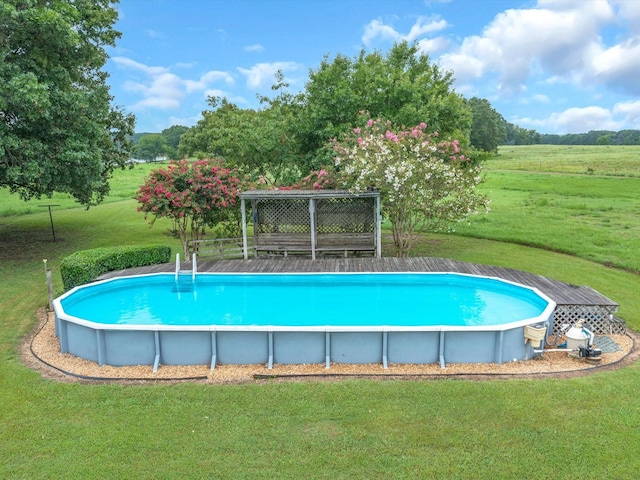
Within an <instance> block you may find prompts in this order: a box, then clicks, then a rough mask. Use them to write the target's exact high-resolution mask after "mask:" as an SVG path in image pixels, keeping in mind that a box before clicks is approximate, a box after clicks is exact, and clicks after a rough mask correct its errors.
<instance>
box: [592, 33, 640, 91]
mask: <svg viewBox="0 0 640 480" xmlns="http://www.w3.org/2000/svg"><path fill="white" fill-rule="evenodd" d="M592 69H593V73H594V77H595V79H596V80H597V81H598V82H600V83H603V84H605V85H608V86H610V87H612V88H615V89H618V90H621V91H623V92H626V93H629V94H631V95H640V81H638V79H640V37H637V38H633V39H629V40H626V41H624V42H622V43H619V44H618V45H615V46H613V47H611V48H609V49H607V50H602V51H601V52H600V54H599V55H594V57H593V64H592Z"/></svg>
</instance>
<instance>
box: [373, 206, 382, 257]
mask: <svg viewBox="0 0 640 480" xmlns="http://www.w3.org/2000/svg"><path fill="white" fill-rule="evenodd" d="M375 202H376V208H375V212H374V215H375V217H376V219H375V229H376V257H378V258H381V257H382V216H381V215H380V195H378V196H377V197H375Z"/></svg>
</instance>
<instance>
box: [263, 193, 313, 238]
mask: <svg viewBox="0 0 640 480" xmlns="http://www.w3.org/2000/svg"><path fill="white" fill-rule="evenodd" d="M257 210H258V232H259V233H310V232H311V224H310V218H309V201H308V200H305V199H302V198H288V199H282V200H261V201H259V202H258V205H257Z"/></svg>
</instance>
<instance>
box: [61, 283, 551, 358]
mask: <svg viewBox="0 0 640 480" xmlns="http://www.w3.org/2000/svg"><path fill="white" fill-rule="evenodd" d="M54 309H55V314H56V333H57V334H58V336H59V338H60V345H61V349H62V351H63V352H69V353H72V354H74V355H77V356H79V357H82V358H85V359H88V360H92V361H95V362H97V363H99V364H100V365H103V364H109V365H115V366H122V365H141V364H148V365H153V366H154V369H157V368H158V366H159V365H160V364H166V365H190V364H202V363H207V364H211V368H214V367H215V366H216V364H261V363H263V364H267V365H268V366H269V367H271V366H272V365H273V363H287V364H306V363H325V364H326V365H327V367H329V366H330V364H331V362H335V363H382V364H383V365H384V366H385V367H386V366H387V364H388V363H389V362H393V363H413V364H420V363H434V362H440V364H441V366H443V367H444V366H445V363H446V362H452V363H479V362H496V363H502V362H503V361H512V360H523V359H529V358H531V357H532V355H533V347H532V345H531V342H527V341H526V338H525V333H524V331H525V326H534V325H535V326H537V327H539V328H545V329H547V328H549V327H550V325H549V324H550V322H551V321H552V315H553V311H554V309H555V303H554V302H553V301H551V300H550V299H549V298H547V297H546V296H544V295H543V294H541V293H540V292H539V291H537V290H535V289H532V288H529V287H525V286H523V285H518V284H514V283H511V282H507V281H504V280H500V279H496V278H488V277H479V276H472V275H464V274H457V273H321V274H320V273H304V274H301V273H287V274H262V273H259V274H256V273H252V274H237V273H224V274H221V273H215V274H213V273H200V274H197V275H191V274H190V275H174V274H151V275H140V276H133V277H120V278H115V279H111V280H105V281H102V282H96V283H93V284H89V285H84V286H80V287H76V288H74V289H73V290H71V291H69V292H67V293H66V294H64V295H63V296H61V297H59V298H57V299H56V300H55V301H54Z"/></svg>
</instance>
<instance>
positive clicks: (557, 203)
mask: <svg viewBox="0 0 640 480" xmlns="http://www.w3.org/2000/svg"><path fill="white" fill-rule="evenodd" d="M520 152H521V153H522V156H523V157H525V156H527V155H529V153H528V151H527V150H525V149H521V150H520ZM505 170H507V169H506V168H500V169H497V168H494V166H493V164H491V162H490V164H489V165H488V171H489V173H488V181H487V183H486V184H485V186H484V187H483V188H486V189H487V191H488V192H489V191H490V192H491V197H492V199H493V205H492V212H491V213H490V214H488V215H486V216H483V217H481V218H475V219H473V220H472V221H471V224H470V225H466V226H464V231H463V226H462V225H461V226H460V227H459V231H460V233H463V234H464V235H465V236H460V235H430V236H428V237H425V239H424V240H423V242H422V243H421V244H420V246H419V248H418V249H417V250H416V252H414V253H415V254H416V255H433V256H447V257H451V258H456V259H460V260H465V261H475V262H482V263H488V264H495V265H501V266H507V267H513V268H520V269H523V270H527V271H531V272H534V273H538V274H542V275H548V276H550V277H553V278H557V279H559V280H563V281H567V282H571V283H576V284H580V285H590V286H592V287H593V288H595V289H597V290H599V291H601V292H602V293H604V294H606V295H607V296H610V297H611V298H613V299H614V300H616V301H618V302H619V303H620V304H621V309H620V314H621V316H622V317H623V318H625V319H626V320H627V322H628V323H629V325H630V326H632V327H633V328H634V329H638V328H640V300H638V292H640V275H638V274H637V273H634V271H636V272H637V268H636V267H633V265H637V264H636V263H634V262H637V258H635V260H634V257H637V252H638V251H639V250H638V249H637V247H636V246H637V243H633V242H636V241H637V228H638V222H637V217H636V218H635V219H634V217H633V212H635V213H636V215H637V213H638V210H637V203H634V202H635V201H636V200H635V199H634V193H635V192H637V191H638V190H637V189H636V185H637V184H634V183H627V182H633V181H634V180H636V179H634V178H633V177H632V176H631V175H628V176H624V177H623V176H615V175H611V177H612V178H606V179H605V178H602V177H600V176H598V175H577V176H576V175H574V176H568V175H563V174H552V175H551V174H548V173H545V174H544V175H541V174H540V172H531V171H530V172H516V171H509V172H506V171H505ZM145 171H148V170H144V169H142V168H137V169H136V170H133V171H127V172H119V174H118V176H117V177H116V181H115V183H114V186H113V191H114V192H120V193H119V194H118V195H119V197H118V198H116V197H113V198H110V200H109V202H108V203H105V204H103V205H100V206H98V207H92V208H91V209H89V210H88V211H87V210H85V209H83V208H71V207H73V202H69V204H67V205H65V206H63V207H59V208H57V209H56V210H54V221H55V225H56V234H57V237H58V239H59V241H58V242H56V243H53V242H52V241H51V232H50V226H49V217H48V214H47V212H46V210H44V209H38V208H37V207H35V208H34V209H33V211H31V213H28V212H25V211H20V212H17V211H16V212H14V214H12V215H7V214H6V213H5V214H0V291H1V292H2V295H1V296H0V311H2V315H0V386H1V388H0V458H1V459H2V461H0V478H7V479H35V478H69V479H88V478H123V479H130V478H153V479H162V478H230V479H235V478H237V479H254V478H257V479H260V478H265V479H266V478H269V479H271V478H283V479H288V478H291V479H299V478H327V479H340V478H345V479H346V478H349V479H351V478H372V479H377V478H380V479H382V478H385V479H387V478H397V479H406V478H420V479H424V478H446V479H469V478H473V479H519V478H529V477H532V478H543V479H545V478H553V479H565V478H566V479H568V478H576V477H577V476H584V477H588V478H606V479H609V478H611V479H615V478H617V479H636V478H638V472H640V458H638V455H637V445H638V444H640V400H639V399H638V394H637V390H638V385H639V384H640V368H639V366H638V364H634V365H632V366H631V367H627V368H624V369H622V370H618V371H614V372H602V373H597V374H594V375H589V376H587V377H582V378H574V379H541V378H532V379H528V380H494V381H480V382H476V381H466V380H464V381H463V380H455V379H448V380H439V381H364V380H349V381H341V382H328V383H323V382H303V383H278V382H266V383H263V384H248V385H216V386H214V385H200V384H188V383H185V384H174V385H163V384H159V385H149V384H146V385H126V386H125V385H115V384H114V385H112V384H97V383H89V384H79V383H60V382H54V381H50V380H45V379H42V378H41V377H40V376H39V375H38V374H37V373H35V372H33V371H31V370H29V369H28V368H26V367H25V366H24V365H23V364H22V362H21V360H20V358H19V354H18V345H19V342H20V339H21V338H22V336H23V335H24V334H26V333H27V332H29V331H30V329H31V328H32V327H33V324H34V321H35V310H36V309H37V308H38V307H40V306H43V305H45V304H46V286H45V280H44V270H43V263H42V259H43V258H47V259H48V260H49V264H50V265H51V266H52V268H53V269H54V273H55V275H54V277H55V279H56V290H57V291H58V292H59V291H60V289H61V281H60V278H59V272H58V271H57V266H58V264H59V261H60V259H61V258H62V257H64V256H65V255H68V254H70V253H72V252H74V251H76V250H79V249H85V248H93V247H97V246H105V245H117V244H136V243H164V244H167V245H170V246H172V248H174V251H179V250H180V246H179V242H178V241H177V240H175V239H174V238H172V237H171V236H168V235H167V234H166V229H167V228H168V226H169V225H168V224H166V223H165V224H161V223H158V224H156V225H155V226H154V227H153V228H152V229H149V227H148V226H147V224H146V223H145V221H144V219H143V217H142V215H141V214H139V213H137V212H136V211H135V202H134V201H133V200H131V199H130V198H131V196H132V195H133V193H134V192H135V189H136V187H137V185H138V184H139V183H140V182H141V180H142V179H141V177H142V176H144V173H145ZM582 181H585V182H595V183H581V182H582ZM608 181H611V182H612V183H611V184H609V183H606V182H608ZM587 187H588V188H589V189H590V191H591V192H594V193H593V194H592V195H582V196H581V195H580V192H581V191H583V190H584V189H585V188H587ZM6 198H7V197H6V193H5V192H0V205H2V207H0V210H2V209H3V208H4V206H5V199H6ZM545 199H546V202H547V203H546V205H545V204H544V203H545V202H544V200H545ZM11 201H13V200H11ZM527 202H529V203H531V205H532V206H531V207H529V208H527V207H526V203H527ZM583 204H584V208H583ZM12 208H18V207H12ZM18 209H19V208H18ZM556 209H557V210H558V211H559V212H560V213H558V214H557V215H554V211H555V210H556ZM634 209H636V210H634ZM582 210H584V212H585V213H584V215H583V216H586V217H587V219H588V221H585V222H584V224H583V225H582V224H580V225H582V227H583V228H584V230H582V231H581V234H580V236H578V235H575V234H574V232H573V229H574V228H575V227H576V225H578V223H577V220H576V219H573V218H571V219H569V220H567V214H568V213H569V212H576V211H582ZM600 211H602V212H604V213H603V214H602V216H601V217H599V218H600V219H601V223H598V222H597V221H596V220H595V219H597V218H598V216H597V213H598V212H600ZM607 212H609V213H607ZM607 217H608V218H610V221H609V224H610V226H609V227H608V229H609V231H610V232H612V234H611V236H608V237H607V236H606V235H605V236H603V235H604V234H603V233H602V232H601V230H606V229H605V228H603V227H602V222H604V220H605V219H606V218H607ZM614 217H615V219H614ZM483 218H484V219H483ZM587 219H585V220H587ZM529 224H533V225H532V226H530V225H529ZM626 225H628V228H626V227H625V226H626ZM510 230H511V232H516V233H510ZM549 232H551V233H549ZM554 232H555V233H554ZM625 232H629V233H630V241H631V242H632V247H630V248H624V245H623V244H621V243H619V242H616V237H617V236H619V235H621V234H623V233H625ZM509 235H510V236H509ZM482 237H484V238H482ZM557 237H566V238H565V239H563V240H562V241H561V242H560V243H553V242H556V241H558V240H557ZM590 238H591V239H593V241H587V240H588V239H590ZM494 239H504V240H508V242H517V243H508V242H501V241H495V240H494ZM596 239H597V242H596V241H595V240H596ZM518 243H519V244H518ZM598 243H603V244H604V247H603V248H599V246H598V245H597V244H598ZM607 243H608V245H607ZM523 244H530V245H538V246H544V247H546V248H550V249H553V250H558V251H563V252H568V253H569V254H570V255H567V254H563V253H558V252H553V251H548V250H545V249H541V248H532V247H528V246H526V245H523ZM613 259H616V260H615V262H614V260H613ZM592 260H598V261H602V262H604V263H615V264H618V263H619V264H620V266H624V267H625V268H627V270H626V271H625V270H620V269H615V268H611V267H609V266H606V265H604V264H602V263H597V262H595V261H592ZM634 269H635V270H634Z"/></svg>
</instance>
